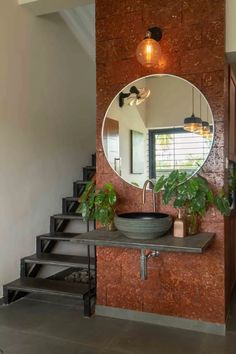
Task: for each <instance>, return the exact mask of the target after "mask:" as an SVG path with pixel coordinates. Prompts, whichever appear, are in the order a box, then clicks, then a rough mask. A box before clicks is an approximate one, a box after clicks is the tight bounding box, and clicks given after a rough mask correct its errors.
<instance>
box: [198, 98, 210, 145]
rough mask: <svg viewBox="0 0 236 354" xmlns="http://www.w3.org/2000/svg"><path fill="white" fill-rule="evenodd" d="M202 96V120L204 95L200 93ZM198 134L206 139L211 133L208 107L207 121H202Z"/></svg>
mask: <svg viewBox="0 0 236 354" xmlns="http://www.w3.org/2000/svg"><path fill="white" fill-rule="evenodd" d="M199 95H200V118H202V95H201V92H199ZM196 133H198V134H200V135H202V136H203V137H204V138H205V137H207V135H208V134H209V133H210V126H209V123H208V107H207V120H206V121H202V126H201V128H200V129H199V130H197V131H196Z"/></svg>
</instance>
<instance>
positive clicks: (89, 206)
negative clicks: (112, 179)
mask: <svg viewBox="0 0 236 354" xmlns="http://www.w3.org/2000/svg"><path fill="white" fill-rule="evenodd" d="M79 201H80V206H79V209H78V211H80V212H81V213H82V216H83V218H84V219H86V220H88V219H96V220H98V221H99V222H100V223H101V224H102V225H109V224H110V223H111V222H112V220H113V219H114V216H115V206H116V202H117V196H116V192H115V189H114V187H113V185H112V184H111V183H105V184H104V186H103V187H102V188H101V189H99V190H96V185H95V183H94V182H93V181H91V182H88V183H87V185H86V188H85V190H84V192H83V194H82V196H81V197H80V199H79Z"/></svg>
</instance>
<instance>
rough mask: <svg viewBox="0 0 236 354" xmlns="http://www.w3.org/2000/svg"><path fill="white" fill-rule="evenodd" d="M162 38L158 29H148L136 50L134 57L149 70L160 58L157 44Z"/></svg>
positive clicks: (159, 49) (159, 47)
mask: <svg viewBox="0 0 236 354" xmlns="http://www.w3.org/2000/svg"><path fill="white" fill-rule="evenodd" d="M161 38H162V31H161V29H160V28H158V27H152V28H149V29H148V31H147V33H146V36H145V38H144V39H143V40H142V41H141V42H140V43H139V45H138V47H137V49H136V57H137V60H138V61H139V63H140V64H142V65H143V66H146V67H147V68H150V67H152V66H155V65H157V64H158V60H159V58H160V56H161V46H160V44H159V43H158V42H159V41H160V40H161Z"/></svg>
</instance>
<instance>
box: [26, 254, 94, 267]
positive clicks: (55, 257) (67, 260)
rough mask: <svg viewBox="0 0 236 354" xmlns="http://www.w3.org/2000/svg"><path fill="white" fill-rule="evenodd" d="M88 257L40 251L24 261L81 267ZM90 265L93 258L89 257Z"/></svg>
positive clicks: (84, 265) (85, 263)
mask: <svg viewBox="0 0 236 354" xmlns="http://www.w3.org/2000/svg"><path fill="white" fill-rule="evenodd" d="M88 261H89V259H88V257H86V256H70V255H64V254H53V253H42V254H41V255H40V256H39V257H37V255H36V254H33V255H32V256H29V257H25V258H24V262H25V263H32V264H48V265H57V266H64V267H73V268H81V267H86V266H87V265H88ZM90 265H91V267H93V268H94V265H95V259H94V258H90Z"/></svg>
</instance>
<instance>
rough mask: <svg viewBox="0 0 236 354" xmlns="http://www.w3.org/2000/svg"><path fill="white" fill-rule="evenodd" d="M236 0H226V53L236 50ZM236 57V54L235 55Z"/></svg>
mask: <svg viewBox="0 0 236 354" xmlns="http://www.w3.org/2000/svg"><path fill="white" fill-rule="evenodd" d="M235 18H236V1H235V0H226V44H225V51H226V53H232V52H236V21H235ZM234 59H236V56H235V57H234Z"/></svg>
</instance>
